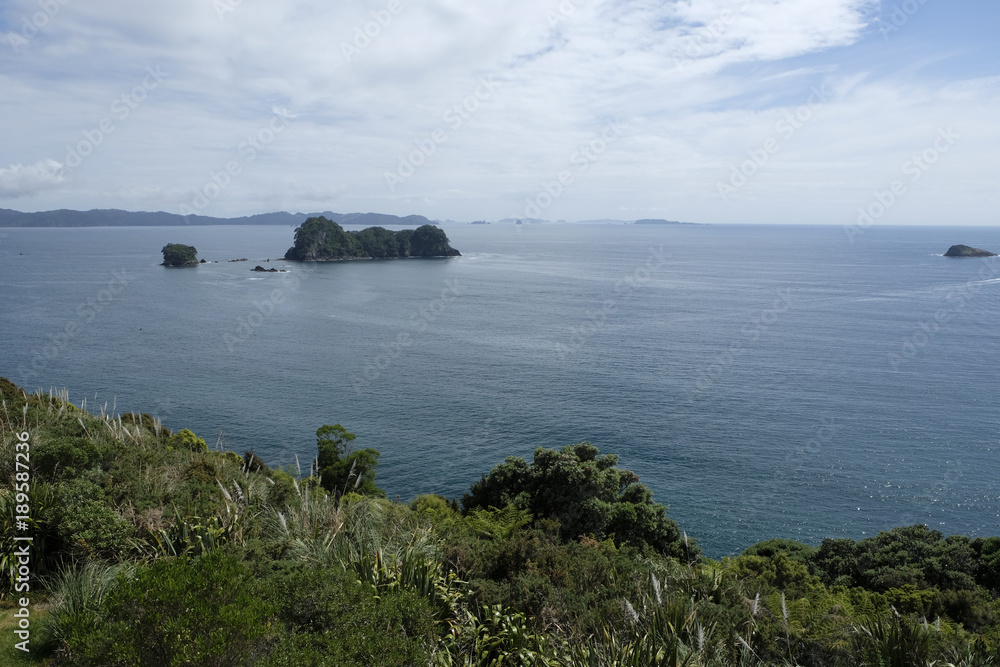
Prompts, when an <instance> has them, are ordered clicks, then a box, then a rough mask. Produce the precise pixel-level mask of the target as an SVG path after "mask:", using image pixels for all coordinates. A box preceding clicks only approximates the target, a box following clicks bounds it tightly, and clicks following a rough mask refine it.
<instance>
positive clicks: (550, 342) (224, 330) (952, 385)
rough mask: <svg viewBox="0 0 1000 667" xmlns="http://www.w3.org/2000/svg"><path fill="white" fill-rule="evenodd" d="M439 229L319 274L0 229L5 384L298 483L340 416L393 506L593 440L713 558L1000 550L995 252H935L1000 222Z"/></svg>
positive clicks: (139, 237)
mask: <svg viewBox="0 0 1000 667" xmlns="http://www.w3.org/2000/svg"><path fill="white" fill-rule="evenodd" d="M443 228H444V229H445V231H446V232H447V233H448V235H449V238H450V239H451V242H452V245H453V246H454V247H456V248H458V249H459V250H460V251H461V252H462V254H463V256H462V257H457V258H448V259H408V260H388V261H353V262H337V263H327V264H307V265H301V264H292V263H287V262H284V261H280V260H279V258H280V257H281V256H282V255H283V254H284V252H285V250H286V249H287V248H288V247H289V246H290V245H291V244H292V231H293V229H292V228H291V227H284V226H280V227H279V226H273V227H228V226H227V227H148V228H78V229H3V230H0V232H2V233H0V285H2V289H0V313H2V315H0V323H2V336H0V375H3V376H6V377H8V378H10V379H11V380H12V381H14V382H16V383H18V384H19V385H21V386H23V387H25V388H27V389H29V390H34V389H43V390H45V391H48V390H49V389H50V388H56V389H61V388H67V389H68V390H69V392H70V399H71V400H72V401H73V402H74V403H76V404H80V403H81V402H82V401H83V400H84V399H85V400H86V402H87V407H88V408H89V409H94V408H95V407H96V406H97V405H103V404H105V403H107V404H108V407H109V409H110V408H111V407H112V406H114V407H115V408H116V410H117V411H130V410H135V411H138V412H149V413H151V414H154V415H157V416H159V417H161V418H162V419H163V422H164V424H165V425H166V426H167V427H169V428H171V429H174V430H177V429H181V428H190V429H192V430H193V431H195V432H196V433H197V434H198V435H199V436H201V437H204V438H205V439H206V441H208V442H209V444H210V445H211V446H220V447H224V448H225V449H229V450H234V451H237V452H240V453H242V452H244V451H245V450H253V451H255V452H256V453H257V454H258V455H260V456H261V457H262V458H263V459H264V460H265V461H267V462H268V463H269V464H272V465H285V466H295V465H296V457H297V459H298V461H299V464H300V465H301V467H302V469H303V470H304V471H305V470H307V469H308V466H309V462H310V461H311V460H312V459H313V458H314V457H315V454H316V445H315V431H316V429H317V428H318V427H319V426H321V425H323V424H335V423H340V424H343V425H344V426H345V427H346V428H347V429H348V430H349V431H351V432H352V433H355V434H357V436H358V437H357V440H355V443H354V444H355V445H356V446H357V447H372V448H375V449H377V450H379V451H380V452H381V463H380V466H379V472H378V480H377V481H378V483H379V485H380V486H381V487H382V488H384V489H385V490H386V492H387V493H388V495H389V496H390V497H392V498H399V499H401V500H404V501H407V500H410V499H412V498H413V497H415V496H416V495H417V494H420V493H440V494H442V495H445V496H447V497H449V498H450V497H453V496H457V497H460V496H461V495H462V493H463V492H465V491H466V490H467V489H468V488H469V486H470V485H471V484H472V483H473V482H475V481H477V480H478V479H479V477H480V475H482V474H483V473H486V472H488V471H489V470H490V468H491V467H492V466H494V465H496V464H498V463H500V462H502V461H503V459H504V457H506V456H510V455H515V456H522V457H527V458H529V459H530V457H531V453H532V451H533V450H534V449H535V448H536V447H550V448H553V447H561V446H563V445H567V444H571V443H577V442H582V441H589V442H592V443H593V444H595V445H597V446H598V447H599V448H600V449H601V451H602V452H603V453H614V454H617V455H619V457H620V465H621V466H623V467H625V468H629V469H631V470H634V471H636V472H637V473H638V474H639V476H640V477H641V480H642V482H643V483H645V484H647V485H648V486H649V487H650V488H651V489H652V490H653V492H654V496H655V498H656V500H658V501H659V502H662V503H664V504H666V505H668V506H669V510H668V514H669V516H671V517H672V518H674V519H676V520H677V521H678V523H679V524H680V526H681V528H682V529H683V530H684V531H685V532H686V533H687V534H688V535H690V536H691V537H693V538H695V539H696V540H697V541H698V542H699V544H701V546H702V548H703V549H704V552H705V553H706V555H709V556H711V557H716V558H718V557H721V556H723V555H727V554H733V553H738V552H740V551H742V550H743V549H745V548H746V547H748V546H750V545H752V544H754V543H755V542H758V541H760V540H764V539H768V538H772V537H784V538H792V539H797V540H801V541H804V542H808V543H811V544H818V543H819V541H821V540H822V539H823V538H825V537H850V538H853V539H860V538H863V537H866V536H870V535H874V534H875V533H877V532H878V531H880V530H886V529H889V528H892V527H894V526H899V525H909V524H913V523H925V524H927V525H929V526H930V527H931V528H933V529H936V530H940V531H942V532H944V533H946V534H950V533H963V534H967V535H996V534H998V532H1000V531H998V527H1000V482H998V479H1000V474H998V473H1000V465H998V464H1000V458H998V457H1000V405H998V396H1000V379H998V375H997V372H996V362H997V359H1000V335H998V327H1000V307H998V306H1000V262H998V261H996V260H997V258H994V259H992V260H982V259H949V258H944V257H942V254H943V253H944V252H945V251H946V250H947V249H948V247H949V246H951V245H953V244H957V243H964V244H967V245H971V246H975V247H982V248H987V249H991V250H993V251H995V252H996V251H1000V229H998V228H962V227H947V228H945V227H936V228H904V227H889V226H885V227H879V226H872V227H870V228H868V229H867V230H863V232H862V233H860V234H854V235H850V234H847V233H845V230H844V229H843V228H841V227H824V226H808V225H802V226H738V225H710V226H700V225H699V226H695V225H682V226H681V225H670V226H658V225H574V224H566V225H562V224H560V225H501V224H493V225H462V224H444V225H443ZM167 243H185V244H190V245H194V246H196V247H197V248H198V252H199V257H201V258H204V259H206V260H209V262H210V263H207V264H203V265H201V266H199V267H198V268H190V269H167V268H164V267H161V266H159V265H158V264H159V262H160V261H162V257H161V254H160V248H162V247H163V246H164V245H165V244H167ZM236 258H248V259H249V261H246V262H229V261H228V260H231V259H236ZM268 259H270V260H271V261H270V262H266V261H265V260H268ZM216 262H218V263H216ZM257 264H261V265H263V266H265V267H275V268H284V269H287V271H288V272H287V273H254V272H251V271H250V269H252V268H253V267H254V266H255V265H257Z"/></svg>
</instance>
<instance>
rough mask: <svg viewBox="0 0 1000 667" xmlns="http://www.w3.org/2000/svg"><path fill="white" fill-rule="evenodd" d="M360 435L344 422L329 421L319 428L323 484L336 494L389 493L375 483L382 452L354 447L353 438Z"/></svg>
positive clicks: (318, 444)
mask: <svg viewBox="0 0 1000 667" xmlns="http://www.w3.org/2000/svg"><path fill="white" fill-rule="evenodd" d="M356 437H357V436H356V435H354V434H353V433H348V432H347V429H346V428H344V427H343V426H341V425H340V424H334V425H333V426H330V425H329V424H325V425H323V426H321V427H319V428H318V429H317V430H316V447H317V449H318V450H319V476H320V484H321V485H322V486H323V488H324V489H326V490H327V491H330V492H331V493H335V494H344V493H347V492H353V493H360V494H361V495H365V496H385V492H384V491H383V490H382V489H380V488H378V487H377V486H375V468H376V466H378V457H379V453H378V451H377V450H374V449H361V450H358V451H356V452H355V451H352V447H351V442H353V441H354V439H355V438H356Z"/></svg>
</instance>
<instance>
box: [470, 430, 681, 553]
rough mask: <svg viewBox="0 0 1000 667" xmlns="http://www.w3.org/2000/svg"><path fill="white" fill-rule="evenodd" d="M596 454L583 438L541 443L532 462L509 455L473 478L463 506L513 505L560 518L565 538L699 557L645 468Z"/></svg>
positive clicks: (478, 507) (548, 517) (553, 518)
mask: <svg viewBox="0 0 1000 667" xmlns="http://www.w3.org/2000/svg"><path fill="white" fill-rule="evenodd" d="M598 454H599V451H598V449H597V447H595V446H594V445H591V444H590V443H588V442H584V443H580V444H578V445H567V446H566V447H563V448H562V450H561V451H556V450H553V449H544V448H541V447H539V448H538V449H536V450H535V457H534V460H533V461H532V463H531V465H528V464H527V463H526V462H525V461H524V459H521V458H518V457H515V456H509V457H507V460H506V461H505V462H504V463H502V464H500V465H498V466H496V467H495V468H493V470H491V471H490V473H489V475H483V478H482V479H481V480H480V481H478V482H476V483H475V484H473V485H472V488H471V489H470V490H469V492H468V493H466V494H465V495H464V496H462V506H463V508H464V509H465V512H466V513H468V512H470V511H472V510H476V509H489V508H491V507H493V508H504V507H507V506H508V505H513V506H514V507H517V508H519V509H525V510H528V511H529V512H531V513H532V514H533V515H534V516H535V517H536V518H540V519H551V520H553V521H557V522H558V523H559V525H560V531H561V536H562V539H563V540H564V541H575V540H576V539H578V538H579V537H580V536H581V535H591V536H594V537H598V538H603V537H605V536H608V537H612V538H614V540H615V542H616V543H617V544H620V545H621V544H630V545H632V546H634V547H636V548H639V549H651V550H653V551H655V552H657V553H660V554H663V555H668V556H673V557H675V558H679V559H682V560H684V561H687V562H691V561H695V560H697V558H698V556H699V555H700V551H699V549H698V548H697V546H695V544H694V541H693V540H690V541H689V540H687V538H684V537H682V535H681V531H680V528H678V526H677V524H676V522H674V521H673V520H672V519H669V518H667V515H666V507H664V506H663V505H661V504H659V503H654V502H653V494H652V492H651V491H650V490H649V489H648V488H647V487H646V486H645V485H643V484H639V476H638V475H636V474H635V473H634V472H631V471H629V470H621V469H619V468H616V467H615V466H616V465H617V463H618V457H617V456H614V455H604V456H598Z"/></svg>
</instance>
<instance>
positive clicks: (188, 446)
mask: <svg viewBox="0 0 1000 667" xmlns="http://www.w3.org/2000/svg"><path fill="white" fill-rule="evenodd" d="M167 447H173V448H174V449H185V450H187V451H190V452H199V453H202V454H207V453H208V445H206V444H205V441H204V440H203V439H202V438H199V437H198V436H196V435H195V434H194V433H193V432H191V431H189V430H188V429H183V430H181V431H178V432H177V433H175V434H173V435H172V436H170V437H169V438H167Z"/></svg>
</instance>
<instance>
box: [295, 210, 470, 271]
mask: <svg viewBox="0 0 1000 667" xmlns="http://www.w3.org/2000/svg"><path fill="white" fill-rule="evenodd" d="M459 255H461V253H460V252H458V250H455V249H454V248H452V247H451V245H450V243H449V241H448V236H447V235H446V234H445V233H444V230H442V229H440V228H438V227H435V226H434V225H421V226H420V227H417V228H416V229H402V230H400V231H397V232H394V231H391V230H388V229H385V228H383V227H369V228H367V229H362V230H361V231H350V232H348V231H345V230H344V228H343V227H341V226H340V225H339V224H337V223H336V222H334V221H333V220H330V219H328V218H326V217H324V216H319V217H314V218H309V219H308V220H306V221H305V222H304V223H302V224H301V225H300V226H299V227H297V228H296V229H295V245H294V246H292V247H291V248H289V249H288V252H286V253H285V259H286V260H290V261H295V262H332V261H339V260H347V259H390V258H396V257H457V256H459Z"/></svg>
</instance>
